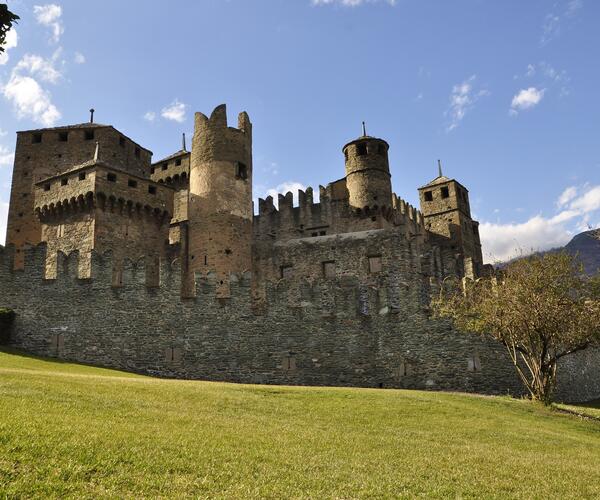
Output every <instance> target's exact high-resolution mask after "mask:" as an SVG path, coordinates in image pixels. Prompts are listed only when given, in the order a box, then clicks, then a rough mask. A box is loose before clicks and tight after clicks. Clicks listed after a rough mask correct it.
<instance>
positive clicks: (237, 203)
mask: <svg viewBox="0 0 600 500" xmlns="http://www.w3.org/2000/svg"><path fill="white" fill-rule="evenodd" d="M252 215H253V214H252V124H251V123H250V118H249V117H248V115H247V114H246V113H245V112H243V113H240V115H239V118H238V128H233V127H228V126H227V113H226V107H225V105H224V104H222V105H221V106H218V107H217V108H215V110H214V111H213V112H212V114H211V116H210V118H207V117H206V116H205V115H203V114H202V113H196V115H195V124H194V137H193V140H192V155H191V160H190V189H189V208H188V218H189V223H188V224H189V226H188V227H189V234H188V239H187V259H186V260H187V264H188V266H187V268H188V276H193V273H194V272H201V273H203V274H208V273H213V274H214V275H216V279H217V289H218V294H219V295H220V296H228V295H229V275H230V273H233V272H236V273H239V272H244V271H248V270H249V269H250V268H251V263H252V253H251V248H252V245H251V243H252Z"/></svg>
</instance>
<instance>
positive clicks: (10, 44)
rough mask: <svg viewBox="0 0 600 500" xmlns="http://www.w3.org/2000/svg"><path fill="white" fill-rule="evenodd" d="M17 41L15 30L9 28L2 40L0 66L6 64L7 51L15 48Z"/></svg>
mask: <svg viewBox="0 0 600 500" xmlns="http://www.w3.org/2000/svg"><path fill="white" fill-rule="evenodd" d="M18 41H19V37H18V36H17V30H16V29H14V28H11V29H10V30H9V31H7V32H6V36H5V38H4V52H2V53H0V66H2V65H4V64H6V63H7V62H8V59H9V56H8V51H9V50H10V49H14V48H15V47H16V46H17V43H18Z"/></svg>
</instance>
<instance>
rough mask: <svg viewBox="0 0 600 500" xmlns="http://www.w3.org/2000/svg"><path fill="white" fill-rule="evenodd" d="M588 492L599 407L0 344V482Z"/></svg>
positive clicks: (379, 492)
mask: <svg viewBox="0 0 600 500" xmlns="http://www.w3.org/2000/svg"><path fill="white" fill-rule="evenodd" d="M3 494H4V495H7V496H12V495H15V496H17V495H18V496H77V497H89V498H91V497H101V496H111V497H115V496H119V497H124V496H127V497H140V496H165V497H176V496H183V495H194V496H199V497H205V496H211V497H215V496H216V497H228V498H230V497H236V498H242V497H246V498H247V497H273V498H275V497H277V498H282V497H311V498H321V497H338V498H339V497H343V498H354V497H367V496H368V497H379V498H381V497H398V496H403V495H404V496H409V497H414V496H417V495H427V496H440V497H442V496H443V497H446V496H457V495H460V496H467V497H468V496H478V497H481V496H486V497H491V496H498V497H505V496H517V497H538V498H542V497H565V496H569V497H573V496H578V497H584V496H585V497H599V496H600V423H599V422H597V421H591V420H583V419H578V418H576V417H572V416H569V415H563V414H559V413H557V412H553V411H551V410H548V409H545V408H542V407H539V406H537V405H534V404H531V403H527V402H524V401H518V400H511V399H507V398H486V397H477V396H467V395H461V394H444V393H434V392H417V391H394V390H370V389H331V388H294V387H275V386H271V387H268V386H247V385H233V384H220V383H205V382H190V381H170V380H156V379H151V378H146V377H140V376H132V375H128V374H123V373H119V372H113V371H110V370H99V369H96V368H90V367H82V366H78V365H71V364H66V363H53V362H49V361H43V360H37V359H34V358H27V357H22V356H18V355H15V354H10V353H2V352H0V497H2V496H3Z"/></svg>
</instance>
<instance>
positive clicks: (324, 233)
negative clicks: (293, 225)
mask: <svg viewBox="0 0 600 500" xmlns="http://www.w3.org/2000/svg"><path fill="white" fill-rule="evenodd" d="M326 234H327V231H319V236H325V235H326Z"/></svg>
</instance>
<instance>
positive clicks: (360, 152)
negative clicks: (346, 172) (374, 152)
mask: <svg viewBox="0 0 600 500" xmlns="http://www.w3.org/2000/svg"><path fill="white" fill-rule="evenodd" d="M366 154H367V145H366V143H364V142H362V143H360V144H357V145H356V155H357V156H364V155H366Z"/></svg>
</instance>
